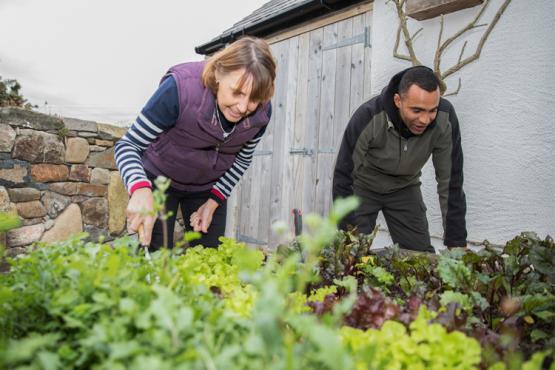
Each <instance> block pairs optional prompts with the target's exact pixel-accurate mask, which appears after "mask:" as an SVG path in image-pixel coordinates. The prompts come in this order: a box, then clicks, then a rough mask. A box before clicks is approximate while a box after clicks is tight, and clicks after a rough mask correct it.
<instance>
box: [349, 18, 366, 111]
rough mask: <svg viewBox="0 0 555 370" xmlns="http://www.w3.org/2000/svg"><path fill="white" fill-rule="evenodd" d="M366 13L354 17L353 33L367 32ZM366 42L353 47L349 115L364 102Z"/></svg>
mask: <svg viewBox="0 0 555 370" xmlns="http://www.w3.org/2000/svg"><path fill="white" fill-rule="evenodd" d="M365 21H366V16H365V14H361V15H357V16H356V17H353V35H360V34H363V33H364V32H365V26H366V24H365ZM364 53H365V46H364V44H355V45H353V47H352V49H351V99H350V104H349V105H350V107H349V117H350V116H352V115H353V113H354V112H355V110H357V109H358V107H360V105H361V104H362V103H363V102H364V100H363V97H364V65H365V64H364V63H365V55H364Z"/></svg>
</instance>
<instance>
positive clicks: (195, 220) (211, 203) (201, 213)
mask: <svg viewBox="0 0 555 370" xmlns="http://www.w3.org/2000/svg"><path fill="white" fill-rule="evenodd" d="M216 208H218V203H217V202H216V201H215V200H213V199H208V200H207V201H206V202H205V203H204V204H203V205H202V206H200V207H199V209H197V210H196V212H193V214H191V217H190V218H189V222H190V225H191V227H192V228H193V230H194V231H202V232H203V233H205V234H206V233H207V232H208V228H209V227H210V224H211V223H212V217H213V216H214V211H215V210H216Z"/></svg>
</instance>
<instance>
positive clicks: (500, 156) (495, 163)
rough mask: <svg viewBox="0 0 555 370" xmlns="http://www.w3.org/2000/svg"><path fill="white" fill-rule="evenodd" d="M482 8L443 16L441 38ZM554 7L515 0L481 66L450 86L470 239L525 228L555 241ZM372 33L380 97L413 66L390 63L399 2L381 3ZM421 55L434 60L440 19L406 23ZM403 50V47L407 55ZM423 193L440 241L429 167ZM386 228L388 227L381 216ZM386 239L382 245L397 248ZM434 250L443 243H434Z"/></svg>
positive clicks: (451, 59) (447, 62)
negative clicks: (454, 92)
mask: <svg viewBox="0 0 555 370" xmlns="http://www.w3.org/2000/svg"><path fill="white" fill-rule="evenodd" d="M500 4H501V1H500V0H493V1H492V4H490V6H489V7H488V10H487V11H486V13H485V14H484V15H483V17H482V21H481V22H480V23H489V21H490V20H491V19H492V17H493V14H494V13H495V11H496V10H497V8H498V7H499V5H500ZM477 11H478V7H475V8H472V9H466V10H462V11H459V12H456V13H452V14H449V15H447V16H445V31H444V39H445V38H446V37H449V36H451V35H452V34H453V33H454V32H456V31H458V30H459V29H460V28H461V27H462V26H463V25H465V24H466V23H467V22H469V21H470V20H471V19H473V16H474V15H475V14H476V12H477ZM554 24H555V1H553V0H513V1H512V2H511V4H510V5H509V6H508V8H507V10H506V11H505V13H504V14H503V16H502V17H501V19H500V21H499V22H498V23H497V26H496V28H495V29H494V30H493V32H492V33H491V35H490V37H489V38H488V40H487V42H486V45H485V47H484V48H483V50H482V54H481V57H480V59H478V60H477V61H475V62H474V63H472V64H469V65H467V66H465V67H463V69H461V70H460V71H459V72H457V73H456V74H455V75H453V76H452V77H450V78H449V79H448V80H447V83H448V92H449V91H451V90H454V89H456V86H457V81H458V78H459V77H461V78H462V88H461V90H460V92H459V94H458V95H456V96H451V97H448V98H447V99H449V100H450V101H451V103H453V105H454V106H455V109H456V112H457V115H458V118H459V122H460V127H461V133H462V145H463V151H464V176H465V183H464V188H465V191H466V196H467V229H468V239H469V240H470V241H476V242H481V241H483V240H484V239H488V240H489V241H490V242H492V243H497V244H504V243H505V242H506V241H507V240H509V239H511V238H512V237H514V236H515V235H517V234H519V233H520V232H521V231H535V232H537V233H538V234H539V236H540V237H541V238H544V237H545V236H546V235H548V234H549V235H551V236H553V237H555V140H554V138H555V93H554V89H555V67H554V65H555V37H554V33H555V26H554ZM373 25H374V28H373V30H372V49H373V53H372V88H373V89H374V91H373V93H374V94H378V93H379V92H380V90H381V89H382V88H383V86H385V85H386V84H387V83H388V81H389V79H390V77H391V76H392V75H393V74H395V73H396V72H398V71H400V70H402V69H404V68H407V67H409V66H410V63H409V62H406V61H401V60H399V59H395V58H393V56H392V55H393V52H392V51H393V47H394V44H395V35H396V30H397V25H398V19H397V15H396V12H395V9H394V5H393V4H392V3H391V2H390V3H388V4H386V0H375V2H374V14H373ZM409 25H410V28H411V30H412V31H413V32H414V31H416V30H417V29H418V28H420V27H424V30H423V31H422V32H421V34H420V36H418V37H417V39H416V42H415V45H416V46H415V49H416V52H417V56H418V57H419V59H420V60H421V62H422V63H423V64H425V65H428V66H431V65H432V63H433V53H434V51H435V46H436V44H437V35H438V31H439V18H434V19H431V20H426V21H422V22H417V21H414V20H411V21H410V22H409ZM484 30H485V27H483V28H478V29H477V30H474V31H471V32H470V34H469V36H467V37H466V38H464V39H463V40H461V41H459V42H456V43H454V45H452V47H451V48H450V49H448V53H447V56H446V57H445V58H444V59H443V63H442V66H443V70H445V69H447V68H446V67H449V66H451V65H453V64H454V63H455V62H456V59H457V58H458V54H459V51H460V48H461V46H462V43H463V41H464V40H465V39H468V40H469V44H468V45H467V47H466V52H465V55H466V56H468V55H470V54H471V53H472V52H474V50H475V45H476V44H477V41H478V40H479V38H480V36H481V35H482V33H483V32H484ZM400 50H401V51H403V50H404V49H403V48H400ZM422 183H423V185H422V192H423V194H424V199H425V201H426V204H427V206H428V221H429V223H430V232H431V234H432V236H433V237H437V238H441V237H442V234H443V228H442V223H441V214H440V211H439V203H438V200H437V193H436V182H435V176H434V172H433V166H432V165H431V160H430V161H429V163H428V164H427V165H426V167H425V168H424V170H423V176H422ZM379 223H380V224H381V225H382V226H385V221H384V220H383V218H381V216H380V220H379ZM390 243H391V242H390V239H389V238H388V236H387V234H386V233H382V235H381V236H380V237H379V238H378V240H377V243H376V244H377V246H380V244H381V245H388V244H390ZM433 244H434V245H441V244H442V241H441V240H440V239H436V240H434V241H433Z"/></svg>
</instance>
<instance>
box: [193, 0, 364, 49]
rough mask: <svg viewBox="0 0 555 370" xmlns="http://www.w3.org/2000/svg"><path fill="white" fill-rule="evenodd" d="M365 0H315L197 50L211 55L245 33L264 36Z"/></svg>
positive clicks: (236, 31)
mask: <svg viewBox="0 0 555 370" xmlns="http://www.w3.org/2000/svg"><path fill="white" fill-rule="evenodd" d="M363 1H365V0H313V1H309V2H306V3H303V4H301V5H299V6H298V7H295V8H292V9H289V10H287V11H286V12H283V13H279V14H275V15H273V16H271V17H269V18H266V19H263V20H262V21H260V22H257V23H254V24H251V25H249V26H247V27H243V28H240V29H237V30H232V31H231V32H227V33H223V34H221V35H220V36H218V37H216V38H215V39H213V40H211V41H209V42H207V43H204V44H202V45H199V46H197V47H195V52H196V53H197V54H201V55H209V54H212V53H215V52H216V51H218V50H220V49H222V48H224V47H225V46H226V45H227V44H229V43H231V42H233V41H235V40H237V39H239V38H240V37H242V36H244V35H250V36H256V37H264V36H267V35H270V34H272V33H275V32H277V31H279V30H280V29H284V28H289V27H293V26H296V25H298V24H300V23H303V22H306V21H308V20H310V19H313V18H317V17H321V16H323V15H326V14H329V13H333V12H336V11H338V10H341V9H344V8H347V7H349V6H352V5H355V4H358V3H361V2H363Z"/></svg>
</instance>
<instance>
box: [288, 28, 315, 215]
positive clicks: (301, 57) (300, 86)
mask: <svg viewBox="0 0 555 370" xmlns="http://www.w3.org/2000/svg"><path fill="white" fill-rule="evenodd" d="M310 50H311V49H310V33H309V32H306V33H304V34H302V35H300V36H299V42H298V66H297V94H296V96H295V99H296V101H295V119H294V125H293V126H294V132H293V134H294V136H293V141H292V142H291V147H292V148H296V149H301V148H308V145H309V144H308V143H306V138H305V132H307V131H308V130H307V125H308V123H307V116H308V107H307V104H308V100H309V99H312V97H311V96H310V97H309V96H308V80H309V77H308V73H309V70H308V61H309V55H310ZM290 158H291V162H292V167H293V180H292V186H291V189H290V191H291V197H290V204H289V210H292V209H293V208H300V209H301V211H302V210H303V198H304V197H305V196H307V194H304V185H305V184H304V183H305V182H310V183H311V182H312V179H311V178H305V162H308V163H307V165H306V166H308V165H309V164H310V161H311V158H310V157H309V156H306V155H299V154H296V155H292V156H291V157H290ZM290 225H291V223H290Z"/></svg>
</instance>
